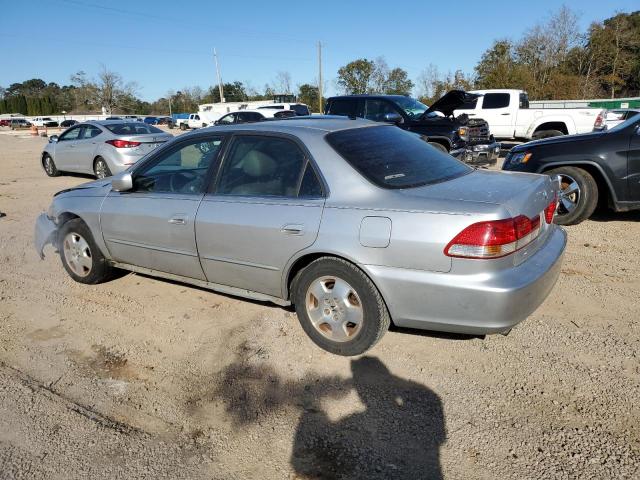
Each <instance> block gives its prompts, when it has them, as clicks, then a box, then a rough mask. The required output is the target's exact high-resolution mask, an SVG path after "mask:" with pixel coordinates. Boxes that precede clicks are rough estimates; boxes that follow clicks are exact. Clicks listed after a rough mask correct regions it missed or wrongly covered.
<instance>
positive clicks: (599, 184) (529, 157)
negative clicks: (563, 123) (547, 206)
mask: <svg viewBox="0 0 640 480" xmlns="http://www.w3.org/2000/svg"><path fill="white" fill-rule="evenodd" d="M502 168H503V170H511V171H518V172H534V173H546V174H548V175H551V176H554V177H555V176H558V177H559V178H560V182H561V187H562V190H561V193H560V203H559V204H558V215H557V217H556V223H558V224H560V225H574V224H577V223H580V222H582V221H583V220H585V219H587V218H589V217H590V216H591V215H592V214H593V212H594V210H595V208H596V206H597V204H598V201H599V200H602V203H603V204H607V205H608V206H610V207H611V208H613V209H614V210H615V211H617V212H622V211H627V210H634V209H640V182H639V181H638V178H640V116H638V115H636V116H633V117H631V118H629V119H628V120H625V121H624V122H623V123H621V124H619V125H617V126H615V127H613V128H611V129H609V130H605V131H603V132H594V133H588V134H584V135H573V136H568V137H556V138H550V139H546V140H538V141H534V142H529V143H525V144H522V145H519V146H517V147H515V148H513V149H512V150H511V151H510V152H509V154H508V155H507V157H506V158H505V162H504V165H503V167H502Z"/></svg>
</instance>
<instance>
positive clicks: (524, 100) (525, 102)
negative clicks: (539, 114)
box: [519, 93, 529, 109]
mask: <svg viewBox="0 0 640 480" xmlns="http://www.w3.org/2000/svg"><path fill="white" fill-rule="evenodd" d="M519 106H520V108H524V109H527V108H529V95H527V94H526V93H521V94H520V105H519Z"/></svg>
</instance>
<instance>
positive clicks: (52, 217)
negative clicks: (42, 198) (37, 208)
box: [47, 203, 55, 220]
mask: <svg viewBox="0 0 640 480" xmlns="http://www.w3.org/2000/svg"><path fill="white" fill-rule="evenodd" d="M47 217H48V218H49V220H53V219H54V218H55V213H54V211H53V203H52V204H51V205H49V208H48V209H47Z"/></svg>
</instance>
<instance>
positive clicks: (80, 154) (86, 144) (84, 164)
mask: <svg viewBox="0 0 640 480" xmlns="http://www.w3.org/2000/svg"><path fill="white" fill-rule="evenodd" d="M102 133H103V131H102V129H100V127H98V126H96V125H85V126H84V128H83V130H82V133H81V134H80V136H79V138H78V139H77V140H76V141H75V142H74V146H73V156H74V157H75V161H76V167H77V170H78V171H80V172H82V173H91V174H92V173H93V160H94V158H95V152H96V149H97V148H98V142H99V141H100V135H102Z"/></svg>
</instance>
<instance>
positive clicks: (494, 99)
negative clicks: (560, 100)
mask: <svg viewBox="0 0 640 480" xmlns="http://www.w3.org/2000/svg"><path fill="white" fill-rule="evenodd" d="M469 93H474V94H477V95H478V97H477V98H476V99H475V100H474V99H471V100H470V101H468V102H466V103H465V104H464V105H462V106H461V107H458V108H457V110H456V113H457V114H462V113H466V114H467V115H469V116H470V117H474V116H478V117H482V118H483V119H485V120H486V121H487V122H488V123H489V127H490V128H491V133H492V134H493V135H494V136H495V137H496V138H499V139H502V138H504V139H514V138H515V139H524V140H531V139H534V140H535V139H540V138H548V137H556V136H560V135H573V134H576V133H587V132H590V131H592V130H593V129H594V127H598V126H599V125H601V124H602V122H603V121H604V110H602V109H600V108H529V96H528V94H527V92H525V91H523V90H508V89H505V90H474V91H471V92H469Z"/></svg>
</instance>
